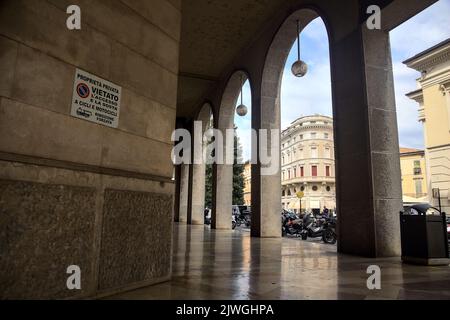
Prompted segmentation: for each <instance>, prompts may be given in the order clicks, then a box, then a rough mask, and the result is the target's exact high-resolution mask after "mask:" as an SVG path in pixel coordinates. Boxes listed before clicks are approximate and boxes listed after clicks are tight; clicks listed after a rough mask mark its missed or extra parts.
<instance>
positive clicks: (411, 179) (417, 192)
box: [400, 148, 428, 204]
mask: <svg viewBox="0 0 450 320" xmlns="http://www.w3.org/2000/svg"><path fill="white" fill-rule="evenodd" d="M400 166H401V171H402V190H403V203H404V204H413V203H422V202H427V201H428V198H427V194H428V187H427V175H426V161H425V151H423V150H417V149H409V148H400Z"/></svg>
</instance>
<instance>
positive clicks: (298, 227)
mask: <svg viewBox="0 0 450 320" xmlns="http://www.w3.org/2000/svg"><path fill="white" fill-rule="evenodd" d="M302 230H303V223H302V220H301V219H300V218H299V217H298V216H297V215H296V214H294V213H291V212H289V211H283V213H282V214H281V232H282V234H283V237H284V236H287V235H292V236H296V237H300V235H301V232H302Z"/></svg>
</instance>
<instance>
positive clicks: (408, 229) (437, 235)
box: [400, 204, 450, 265]
mask: <svg viewBox="0 0 450 320" xmlns="http://www.w3.org/2000/svg"><path fill="white" fill-rule="evenodd" d="M430 213H433V214H430ZM400 228H401V239H402V261H403V262H405V263H411V264H420V265H449V264H450V259H449V248H448V238H447V222H446V217H445V213H441V212H439V210H437V209H436V208H433V207H432V206H430V205H428V204H420V205H414V206H411V207H408V208H406V210H405V211H403V212H400Z"/></svg>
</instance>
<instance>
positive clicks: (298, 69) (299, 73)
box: [291, 20, 308, 78]
mask: <svg viewBox="0 0 450 320" xmlns="http://www.w3.org/2000/svg"><path fill="white" fill-rule="evenodd" d="M291 71H292V73H293V74H294V76H296V77H299V78H301V77H304V76H305V75H306V73H307V72H308V65H307V64H306V63H305V62H303V61H302V60H301V59H300V21H299V20H297V61H295V62H294V64H293V65H292V68H291Z"/></svg>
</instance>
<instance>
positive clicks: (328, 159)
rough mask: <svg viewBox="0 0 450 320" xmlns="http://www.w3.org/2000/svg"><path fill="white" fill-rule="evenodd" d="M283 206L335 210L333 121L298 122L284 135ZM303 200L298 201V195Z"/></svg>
mask: <svg viewBox="0 0 450 320" xmlns="http://www.w3.org/2000/svg"><path fill="white" fill-rule="evenodd" d="M281 165H282V171H281V181H282V207H283V209H287V210H291V211H294V212H304V211H319V210H322V209H323V207H324V206H326V207H327V208H328V209H332V210H333V209H335V207H336V196H335V163H334V142H333V119H332V118H330V117H326V116H321V115H314V116H307V117H302V118H299V119H297V120H295V121H294V122H293V123H292V124H291V126H289V127H288V128H287V129H286V130H284V131H283V132H282V134H281ZM298 192H302V193H303V197H302V198H301V200H300V198H298V196H297V193H298Z"/></svg>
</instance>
